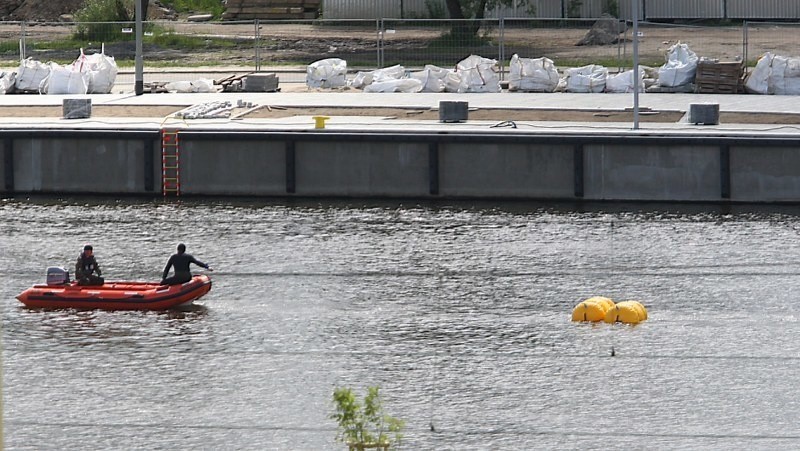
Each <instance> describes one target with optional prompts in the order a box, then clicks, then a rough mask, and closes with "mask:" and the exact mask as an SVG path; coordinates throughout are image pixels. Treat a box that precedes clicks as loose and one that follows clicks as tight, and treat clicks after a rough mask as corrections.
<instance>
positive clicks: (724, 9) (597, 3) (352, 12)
mask: <svg viewBox="0 0 800 451" xmlns="http://www.w3.org/2000/svg"><path fill="white" fill-rule="evenodd" d="M529 1H530V3H531V4H532V5H533V6H534V7H535V10H536V13H535V14H533V15H531V14H529V13H528V6H527V5H523V4H522V1H521V0H518V2H517V3H516V4H514V3H512V4H511V5H510V6H507V7H503V8H496V9H493V10H491V11H487V14H486V17H487V18H498V17H506V18H512V17H518V18H528V17H536V18H542V19H551V18H562V17H563V13H564V10H565V9H566V7H567V5H568V4H569V0H529ZM632 1H634V0H618V3H619V13H620V18H621V19H627V20H631V19H632V17H631V2H632ZM638 1H639V2H640V4H639V19H640V20H671V19H724V18H728V19H800V0H758V1H755V0H638ZM428 2H434V4H438V5H440V8H438V9H439V10H440V11H442V12H444V14H445V16H446V15H447V8H446V7H445V6H444V0H428ZM426 3H427V2H426V0H323V6H322V9H323V17H324V18H326V19H378V18H404V19H420V18H429V17H430V13H429V8H428V6H427V5H426ZM604 3H605V0H583V5H582V6H581V17H583V18H595V17H600V15H602V13H603V5H604Z"/></svg>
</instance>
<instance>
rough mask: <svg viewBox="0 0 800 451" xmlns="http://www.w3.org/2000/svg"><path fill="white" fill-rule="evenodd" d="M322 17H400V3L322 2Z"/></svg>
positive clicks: (372, 0)
mask: <svg viewBox="0 0 800 451" xmlns="http://www.w3.org/2000/svg"><path fill="white" fill-rule="evenodd" d="M404 1H406V0H404ZM409 1H410V0H409ZM322 17H323V18H324V19H378V18H381V17H400V2H399V1H397V0H323V1H322Z"/></svg>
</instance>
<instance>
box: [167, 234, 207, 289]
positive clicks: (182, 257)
mask: <svg viewBox="0 0 800 451" xmlns="http://www.w3.org/2000/svg"><path fill="white" fill-rule="evenodd" d="M190 263H194V264H195V265H197V266H200V267H202V268H205V269H207V270H209V271H213V269H211V268H210V267H209V266H208V265H207V264H205V263H203V262H201V261H199V260H197V259H196V258H194V257H192V256H191V255H189V254H187V253H186V245H184V244H183V243H181V244H179V245H178V253H177V254H172V256H171V257H170V258H169V260H168V261H167V266H166V267H165V268H164V275H163V276H162V277H161V285H178V284H181V283H186V282H188V281H190V280H192V273H191V272H189V264H190ZM172 267H175V274H174V275H173V276H172V277H167V276H168V275H169V269H170V268H172Z"/></svg>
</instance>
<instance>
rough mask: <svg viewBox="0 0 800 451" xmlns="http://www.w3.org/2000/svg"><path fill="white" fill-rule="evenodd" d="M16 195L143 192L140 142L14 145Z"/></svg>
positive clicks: (32, 140) (24, 141) (36, 140)
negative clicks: (17, 193)
mask: <svg viewBox="0 0 800 451" xmlns="http://www.w3.org/2000/svg"><path fill="white" fill-rule="evenodd" d="M13 159H14V184H15V188H16V190H17V191H22V192H43V193H57V192H69V193H142V192H144V150H143V142H142V141H141V140H126V139H112V138H103V139H85V138H75V139H47V138H41V139H40V138H27V139H18V140H15V141H14V155H13Z"/></svg>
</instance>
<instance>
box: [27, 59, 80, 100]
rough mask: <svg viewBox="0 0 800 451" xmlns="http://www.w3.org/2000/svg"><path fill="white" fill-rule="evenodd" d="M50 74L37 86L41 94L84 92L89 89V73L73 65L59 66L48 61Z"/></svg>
mask: <svg viewBox="0 0 800 451" xmlns="http://www.w3.org/2000/svg"><path fill="white" fill-rule="evenodd" d="M49 65H50V75H48V76H47V78H45V79H44V80H42V83H41V85H40V88H39V92H40V93H42V94H56V95H59V94H86V93H87V92H88V90H89V73H88V72H82V71H80V70H78V69H77V68H76V67H75V66H61V65H60V64H58V63H52V62H51V63H49Z"/></svg>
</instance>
